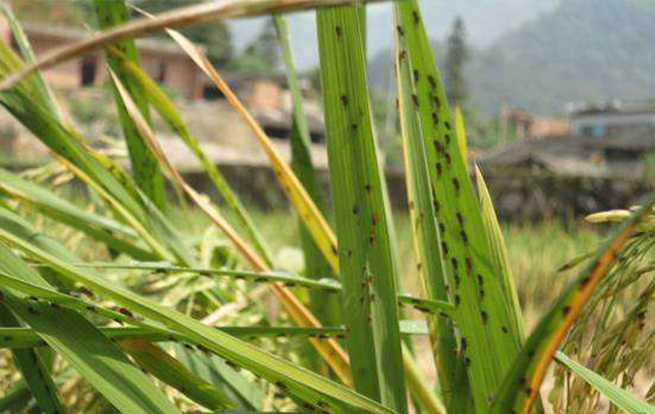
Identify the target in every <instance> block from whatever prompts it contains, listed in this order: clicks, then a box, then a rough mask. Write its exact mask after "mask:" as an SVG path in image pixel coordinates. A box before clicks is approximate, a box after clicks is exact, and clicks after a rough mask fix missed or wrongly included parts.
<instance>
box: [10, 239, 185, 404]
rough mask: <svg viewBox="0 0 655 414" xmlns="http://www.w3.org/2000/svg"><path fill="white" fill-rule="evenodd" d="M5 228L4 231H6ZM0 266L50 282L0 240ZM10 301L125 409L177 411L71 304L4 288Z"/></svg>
mask: <svg viewBox="0 0 655 414" xmlns="http://www.w3.org/2000/svg"><path fill="white" fill-rule="evenodd" d="M2 231H4V230H2ZM0 270H2V271H3V272H5V273H11V274H15V275H16V276H17V277H18V278H21V279H23V280H25V281H26V282H29V283H34V284H36V285H41V286H43V287H44V288H47V287H48V284H47V282H45V280H43V279H42V278H41V276H40V275H39V274H38V273H37V272H35V271H34V270H33V269H31V268H30V267H28V266H27V265H26V264H25V263H24V262H23V261H22V260H21V259H19V258H18V257H17V256H15V255H14V254H13V253H12V251H11V250H10V249H9V248H7V247H6V246H4V245H3V244H0ZM5 301H6V303H7V306H8V307H9V308H10V309H11V310H12V311H13V312H15V313H16V314H18V316H20V318H21V319H22V320H24V321H25V322H26V323H27V324H28V325H30V326H31V327H32V328H33V329H34V330H35V331H36V332H37V333H38V335H39V336H40V337H41V339H43V340H45V341H46V342H47V343H48V344H49V345H50V346H51V347H52V348H53V349H54V350H55V351H57V353H58V354H60V355H62V356H63V357H64V358H66V359H67V360H68V361H69V362H71V364H73V366H75V368H76V370H77V371H78V372H79V373H80V374H81V375H82V376H83V377H84V378H85V379H86V380H87V381H89V383H90V384H91V385H92V386H93V387H94V388H96V389H97V390H98V391H99V392H101V393H102V394H103V395H104V396H105V398H107V399H108V400H109V401H111V402H112V404H113V405H114V406H115V407H116V408H118V409H119V410H120V411H121V412H123V413H126V414H127V413H130V414H133V413H134V414H136V413H144V414H145V413H177V412H178V411H177V409H176V408H175V406H173V405H172V404H171V403H170V402H169V401H168V400H167V399H166V398H165V397H164V396H163V394H161V392H160V391H159V390H158V389H157V388H156V387H155V386H154V385H153V384H152V382H150V381H149V380H148V378H147V377H146V376H145V375H144V374H143V373H142V372H141V371H140V370H139V369H138V368H137V367H135V366H134V365H133V364H132V363H130V361H129V360H128V359H127V358H126V357H125V355H124V354H123V352H122V351H121V350H120V349H119V348H118V347H117V346H116V345H115V344H114V343H112V342H111V341H110V340H108V339H107V338H106V337H105V336H104V335H102V333H100V331H98V330H97V329H96V328H95V327H94V326H93V325H92V324H91V323H90V322H88V321H87V320H86V319H84V318H83V317H82V316H80V315H79V314H77V313H75V312H72V311H70V310H68V309H62V308H58V307H52V306H50V305H49V304H47V303H45V302H40V301H34V300H30V299H27V295H25V294H24V293H20V292H19V293H16V294H13V293H11V294H10V293H6V294H5Z"/></svg>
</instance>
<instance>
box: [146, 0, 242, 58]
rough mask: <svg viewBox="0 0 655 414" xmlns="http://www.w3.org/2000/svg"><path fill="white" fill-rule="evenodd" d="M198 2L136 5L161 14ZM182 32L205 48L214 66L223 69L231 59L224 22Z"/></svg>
mask: <svg viewBox="0 0 655 414" xmlns="http://www.w3.org/2000/svg"><path fill="white" fill-rule="evenodd" d="M198 2H199V1H198V0H138V1H136V5H137V6H138V7H140V8H142V9H144V10H146V11H148V12H150V13H161V12H164V11H167V10H171V9H175V8H178V7H184V6H189V5H191V4H194V3H198ZM182 32H183V33H184V34H185V35H186V36H187V37H188V38H189V39H191V40H192V41H193V42H196V43H200V44H202V45H203V46H205V48H206V49H207V56H208V57H209V60H210V61H211V62H212V63H213V64H214V65H216V66H218V67H223V66H226V65H227V64H228V63H229V62H230V60H231V59H232V57H233V53H234V48H233V46H232V37H231V35H230V30H229V29H228V27H227V24H226V23H225V22H224V21H222V20H218V21H212V22H209V23H203V24H197V25H194V26H192V27H189V28H187V29H184V30H182ZM162 35H163V36H166V33H164V32H162Z"/></svg>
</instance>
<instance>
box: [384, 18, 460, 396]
mask: <svg viewBox="0 0 655 414" xmlns="http://www.w3.org/2000/svg"><path fill="white" fill-rule="evenodd" d="M394 17H395V18H396V20H397V19H398V11H396V12H395V14H394ZM396 41H397V44H398V48H399V49H400V45H401V42H404V39H402V38H401V37H400V34H399V33H397V34H396ZM397 56H400V53H399V51H398V53H397ZM396 73H397V84H398V86H397V87H398V110H399V114H400V125H401V132H402V142H403V156H404V162H405V178H406V181H407V189H408V194H407V195H408V200H409V212H410V217H411V223H412V225H411V229H412V234H413V241H414V251H415V254H416V257H417V260H418V265H417V271H418V274H419V277H420V279H421V282H422V285H423V288H424V290H425V293H426V295H427V297H429V298H433V299H438V300H441V301H444V302H450V300H451V299H450V298H449V297H448V289H447V286H446V277H445V274H444V269H443V258H442V252H441V251H440V249H438V248H437V249H436V252H435V249H434V246H441V238H440V236H439V231H438V229H437V223H436V220H435V219H434V206H433V202H432V199H431V197H430V182H429V171H428V167H427V161H426V155H425V148H424V141H423V140H422V139H420V138H421V136H422V130H421V128H422V126H421V123H420V119H419V116H418V113H417V112H416V111H415V110H414V107H413V102H412V90H413V88H414V86H412V84H413V83H414V75H413V73H412V68H411V65H410V62H409V60H408V59H399V58H397V59H396ZM429 323H430V340H431V342H432V347H433V355H434V357H435V362H436V366H437V375H438V376H439V383H438V384H439V388H440V393H441V395H444V396H449V398H450V396H452V395H453V393H454V392H455V387H454V382H455V375H456V370H457V365H458V361H457V342H456V337H455V331H454V327H453V325H452V321H449V320H447V319H445V318H443V317H431V318H429ZM465 384H466V383H465ZM466 388H467V387H459V388H458V390H461V391H458V392H466Z"/></svg>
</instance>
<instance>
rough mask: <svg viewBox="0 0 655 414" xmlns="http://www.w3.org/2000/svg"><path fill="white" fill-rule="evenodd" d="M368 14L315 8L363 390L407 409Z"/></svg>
mask: <svg viewBox="0 0 655 414" xmlns="http://www.w3.org/2000/svg"><path fill="white" fill-rule="evenodd" d="M363 12H364V10H363V8H362V7H361V6H347V7H336V8H326V9H321V10H318V11H317V23H318V37H319V54H320V60H321V77H322V81H323V102H324V105H325V121H326V133H327V144H328V160H329V166H330V183H331V186H332V189H333V197H334V201H333V202H334V209H335V215H336V224H337V230H338V231H337V234H338V238H339V243H338V246H339V248H338V250H339V263H340V267H339V273H340V279H341V282H342V284H343V316H344V322H345V323H346V325H347V326H348V327H349V329H348V332H347V334H346V341H347V344H348V352H349V354H350V360H351V363H352V372H353V378H354V380H355V386H356V388H357V390H359V391H360V392H362V393H364V394H366V395H368V396H370V397H371V398H374V399H380V401H382V402H383V403H384V404H386V405H388V406H389V407H393V408H394V409H395V410H397V411H399V412H401V413H405V412H407V398H406V393H405V379H404V375H403V374H402V373H403V360H402V351H401V342H400V333H399V326H398V306H397V303H396V286H395V283H396V274H395V272H396V267H395V263H394V253H393V252H392V244H391V239H390V236H389V235H390V228H391V225H390V221H389V216H390V215H389V208H388V204H387V202H386V201H387V200H386V199H385V193H384V190H383V185H384V184H385V183H384V180H383V176H382V173H381V169H380V165H379V163H378V154H379V151H378V148H377V142H376V141H375V135H374V131H373V125H372V119H371V112H370V105H369V99H368V90H367V86H366V79H367V75H366V62H365V53H364V48H363V38H362V33H363V28H362V27H361V13H363Z"/></svg>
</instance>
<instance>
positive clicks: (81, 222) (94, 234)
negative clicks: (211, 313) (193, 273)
mask: <svg viewBox="0 0 655 414" xmlns="http://www.w3.org/2000/svg"><path fill="white" fill-rule="evenodd" d="M0 193H2V194H5V195H7V196H9V197H12V198H14V199H16V200H18V201H19V202H20V203H21V205H23V206H25V207H27V208H29V209H32V210H34V211H38V212H40V213H41V214H43V215H44V216H47V217H50V218H52V219H53V220H55V221H58V222H60V223H63V224H66V225H68V226H70V227H72V228H75V229H77V230H79V231H81V232H83V233H85V234H86V235H88V236H89V237H91V238H94V239H96V240H98V241H101V242H102V243H104V244H106V245H107V247H109V248H112V249H114V250H116V251H118V252H122V253H126V254H128V255H130V256H132V257H133V258H135V259H138V260H155V259H156V258H158V257H159V256H157V255H155V254H153V253H151V252H149V251H147V250H145V249H143V248H142V247H140V246H137V245H136V244H134V243H133V242H132V241H131V240H130V239H134V238H135V237H136V236H137V234H136V232H135V231H134V230H133V229H132V228H130V227H128V226H125V225H123V224H121V223H118V222H116V221H114V220H112V219H110V218H107V217H103V216H99V215H97V214H94V213H91V212H88V211H84V210H82V209H80V208H79V207H77V206H75V205H74V204H72V203H70V202H68V201H67V200H65V199H63V198H61V197H59V196H58V195H56V194H54V193H52V192H51V191H49V190H47V189H45V188H43V187H40V186H38V185H37V184H34V183H32V182H30V181H27V180H24V179H22V178H21V177H19V176H18V175H15V174H13V173H11V172H9V171H7V170H4V169H1V168H0ZM118 235H121V236H122V237H118Z"/></svg>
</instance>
